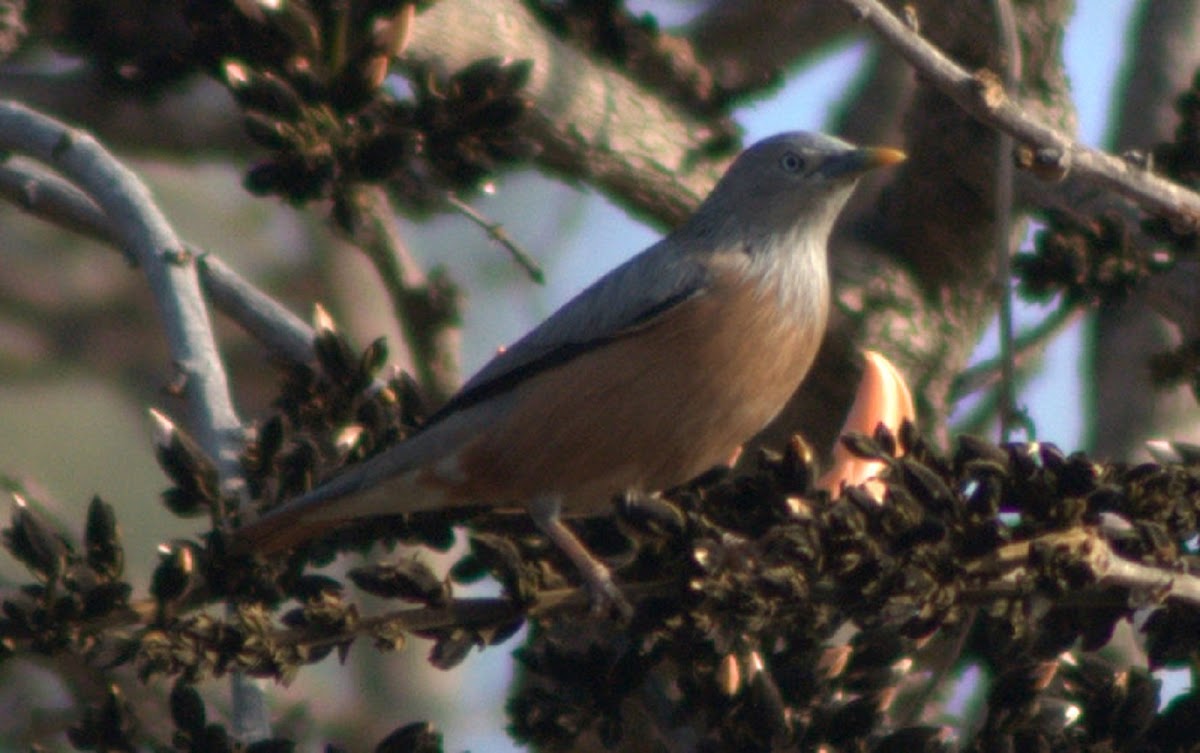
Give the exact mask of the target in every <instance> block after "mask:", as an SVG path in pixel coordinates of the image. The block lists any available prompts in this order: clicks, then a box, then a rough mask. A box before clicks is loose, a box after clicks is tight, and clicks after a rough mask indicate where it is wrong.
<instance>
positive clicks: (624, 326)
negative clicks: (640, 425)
mask: <svg viewBox="0 0 1200 753" xmlns="http://www.w3.org/2000/svg"><path fill="white" fill-rule="evenodd" d="M670 242H671V241H670V240H669V239H668V240H663V241H660V242H659V243H658V244H656V245H654V246H651V247H650V248H649V249H647V250H645V251H643V252H642V253H641V254H638V255H637V256H635V257H634V258H632V259H630V260H629V261H627V262H625V263H624V264H622V265H621V266H619V267H617V268H616V269H614V270H612V271H611V272H609V273H608V274H607V275H605V276H604V277H602V278H600V279H599V280H597V281H596V282H595V283H593V284H592V285H591V286H590V287H588V288H587V289H586V290H584V291H583V292H582V293H580V294H579V295H578V296H576V297H575V298H573V299H571V300H570V301H569V302H568V303H567V304H566V305H564V306H563V307H562V308H560V309H559V310H558V311H556V312H555V313H554V314H553V315H552V316H550V318H548V319H546V320H545V321H544V322H542V323H541V324H540V325H538V326H537V327H536V328H535V329H533V330H532V331H530V332H529V333H528V334H526V335H525V336H524V337H522V338H521V339H520V340H518V341H517V342H516V343H514V344H513V345H512V346H511V347H509V348H507V349H506V350H504V351H503V352H501V353H499V354H498V355H496V357H495V358H493V359H492V360H491V361H489V362H488V363H487V364H486V365H484V367H483V368H482V369H480V370H479V372H478V373H476V374H475V376H473V377H472V378H471V379H470V380H468V381H467V383H466V384H465V385H464V386H463V388H462V389H461V390H460V391H459V392H458V393H457V394H456V395H455V396H454V397H453V398H451V399H450V401H449V402H448V403H447V404H446V405H445V406H443V407H442V409H441V410H439V411H438V412H437V414H435V415H434V416H433V418H432V419H431V420H430V423H434V422H436V421H438V420H440V419H442V418H444V417H446V416H448V415H450V414H451V413H454V412H456V411H459V410H462V409H464V408H467V407H470V406H472V405H476V404H478V403H480V402H482V401H483V400H486V399H488V398H489V397H492V396H494V395H498V394H503V393H505V392H507V391H509V390H511V389H512V388H514V387H515V386H516V385H518V384H520V383H521V382H523V381H524V380H526V379H528V378H529V377H531V376H533V375H535V374H537V373H539V372H541V371H544V370H545V369H548V368H552V367H554V366H558V365H561V364H562V363H565V362H566V361H568V360H570V359H572V358H575V357H576V356H578V355H581V354H583V353H586V352H588V351H590V350H592V349H594V348H597V347H599V346H601V345H603V344H605V343H607V342H612V341H613V340H614V339H616V338H619V337H623V336H625V335H627V334H629V333H630V332H633V331H636V330H637V329H639V328H641V327H644V326H646V325H647V324H649V323H651V322H653V321H656V320H657V319H658V318H659V317H661V316H663V315H664V314H666V313H667V312H669V311H671V310H673V309H674V308H675V307H676V306H678V305H679V304H681V303H683V302H684V301H687V300H689V299H691V298H693V297H695V296H697V295H699V294H701V293H703V292H704V291H705V290H706V289H707V288H708V286H709V284H710V281H711V276H710V274H709V271H708V269H707V267H706V266H705V265H704V264H703V263H702V262H701V261H699V260H698V258H697V257H696V256H693V255H682V254H677V253H673V252H672V250H671V249H670V248H669V247H667V246H666V245H665V244H669V243H670Z"/></svg>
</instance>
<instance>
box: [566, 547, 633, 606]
mask: <svg viewBox="0 0 1200 753" xmlns="http://www.w3.org/2000/svg"><path fill="white" fill-rule="evenodd" d="M588 556H589V559H590V560H591V561H590V562H589V563H587V565H583V566H579V574H580V575H582V576H583V580H584V583H585V584H586V585H587V590H588V597H589V598H590V600H591V613H592V615H594V616H596V617H609V618H612V619H614V620H618V621H620V622H628V621H629V620H630V619H632V618H633V605H632V604H630V603H629V600H628V599H626V598H625V594H623V593H621V588H620V586H618V585H617V582H616V580H614V579H613V577H612V573H610V572H609V570H608V568H607V567H606V566H605V565H604V564H603V563H601V562H600V561H599V560H597V559H596V558H595V556H593V555H591V554H590V553H589V555H588ZM576 565H580V563H576Z"/></svg>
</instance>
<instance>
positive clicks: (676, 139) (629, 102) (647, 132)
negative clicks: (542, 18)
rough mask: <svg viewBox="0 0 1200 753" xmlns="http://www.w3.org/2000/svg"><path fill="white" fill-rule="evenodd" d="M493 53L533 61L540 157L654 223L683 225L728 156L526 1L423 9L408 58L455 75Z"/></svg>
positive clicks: (534, 126)
mask: <svg viewBox="0 0 1200 753" xmlns="http://www.w3.org/2000/svg"><path fill="white" fill-rule="evenodd" d="M492 56H500V57H505V58H509V59H513V60H520V59H528V60H531V61H532V62H533V73H532V75H531V76H530V80H529V83H528V85H527V86H526V89H525V93H526V94H528V95H529V96H530V97H531V98H532V100H533V110H532V111H531V112H530V113H529V115H528V116H527V120H526V125H525V129H526V132H527V133H528V135H530V136H531V137H532V138H533V139H535V140H536V141H537V142H538V143H539V144H540V145H541V146H542V148H543V152H542V154H541V156H540V157H539V158H538V159H539V161H540V162H541V163H542V164H543V165H544V166H546V167H548V168H550V169H552V170H555V171H557V172H559V173H562V174H565V175H566V176H568V177H569V178H582V179H584V180H586V181H587V182H589V183H591V184H593V185H595V186H597V187H598V188H600V189H601V190H603V191H605V192H606V193H607V194H609V195H610V196H611V197H612V198H613V199H614V200H615V201H617V202H619V203H621V204H623V205H624V206H625V207H626V208H627V209H629V210H630V211H631V212H633V213H634V214H636V215H639V216H641V217H643V218H645V219H647V220H648V221H650V222H653V223H655V224H658V225H660V226H661V225H669V226H670V225H676V224H678V223H679V222H681V221H682V220H683V219H684V218H685V217H686V216H687V215H688V214H690V213H691V210H692V209H693V208H694V207H695V205H696V204H697V203H699V200H700V199H701V198H702V197H703V196H704V195H705V194H706V193H707V192H708V190H709V189H710V188H711V187H712V186H713V184H714V183H715V182H716V179H717V178H718V177H719V176H720V173H721V170H722V168H723V167H724V166H725V164H726V162H727V160H712V159H706V158H704V156H703V149H704V146H705V144H706V143H707V142H708V141H709V140H710V139H711V138H712V137H713V135H714V134H713V132H712V128H711V127H710V126H709V125H707V124H706V123H705V122H703V121H702V120H699V119H697V118H696V117H694V116H691V115H689V114H687V113H685V112H684V111H683V110H682V109H680V108H678V107H675V106H674V105H672V104H670V103H667V102H664V101H663V100H662V98H660V97H658V96H655V95H654V94H653V93H651V92H647V91H644V90H643V89H641V88H640V87H639V86H638V85H637V84H635V83H634V82H632V81H630V80H629V79H628V78H627V77H625V76H623V75H622V74H621V73H619V72H618V71H616V70H614V69H612V68H610V67H608V66H607V65H605V64H603V63H599V62H596V61H594V60H591V59H589V58H588V57H587V56H586V55H585V54H584V53H583V52H582V51H581V50H578V49H576V48H574V47H571V46H570V45H568V44H566V43H565V42H563V41H562V40H560V39H558V38H557V37H555V36H554V35H553V34H552V33H551V32H550V31H549V30H547V29H546V28H544V27H543V26H542V25H541V24H540V23H539V22H538V20H537V19H536V18H535V17H534V16H533V14H531V13H530V12H529V10H528V9H527V8H526V7H525V6H524V4H523V3H521V2H520V1H519V0H495V1H494V2H490V3H483V4H481V3H477V2H473V1H472V0H440V2H437V3H435V4H434V5H433V6H431V7H430V8H429V9H428V10H426V11H424V12H423V13H421V14H420V15H419V16H417V19H416V21H415V23H414V24H413V33H412V39H411V40H410V42H409V45H408V48H407V50H406V51H405V53H404V54H403V55H402V56H401V58H400V64H401V66H403V67H404V68H406V69H407V70H408V71H409V72H410V73H418V72H420V71H421V70H423V69H425V68H430V69H432V70H434V71H435V72H437V73H440V74H449V73H452V72H454V71H457V70H459V69H461V68H465V67H466V66H467V65H468V64H470V63H472V62H474V61H476V60H478V59H480V58H486V57H492Z"/></svg>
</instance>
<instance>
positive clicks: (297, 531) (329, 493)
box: [231, 468, 443, 554]
mask: <svg viewBox="0 0 1200 753" xmlns="http://www.w3.org/2000/svg"><path fill="white" fill-rule="evenodd" d="M365 470H366V469H365V468H364V469H361V470H360V469H354V470H351V471H349V472H347V473H345V474H343V475H341V476H337V477H334V478H333V479H331V480H330V481H328V482H326V483H325V484H323V485H321V486H319V487H317V488H316V489H314V490H313V491H312V492H310V493H308V494H306V495H305V496H303V497H299V498H298V499H295V500H292V501H290V502H287V503H285V504H283V505H282V506H280V507H277V508H275V509H273V510H269V511H267V512H266V513H264V514H263V515H262V517H260V518H258V519H257V520H254V521H251V522H250V523H248V524H246V525H244V526H242V527H240V528H238V529H237V530H236V531H234V534H233V540H232V544H231V549H232V550H233V551H234V552H237V553H256V554H274V553H277V552H281V551H284V550H286V549H290V548H293V547H295V546H298V545H300V544H303V543H304V542H306V541H310V540H312V539H314V538H318V537H320V536H322V535H324V534H327V533H329V532H331V531H333V529H335V528H337V527H338V526H341V525H344V524H346V523H350V522H352V521H355V520H361V519H363V518H370V517H375V516H381V515H395V514H399V513H405V512H413V511H416V510H418V509H434V508H436V507H437V506H438V505H439V504H440V503H441V501H442V499H441V498H442V497H443V494H442V493H440V492H439V491H438V490H437V489H432V488H428V487H427V486H425V485H420V484H419V482H418V477H419V472H417V471H412V472H409V473H404V474H400V475H397V476H393V477H391V478H389V479H387V481H386V482H384V483H370V482H369V481H367V480H366V478H365V477H366V476H367V475H369V474H365V473H363V472H362V471H365Z"/></svg>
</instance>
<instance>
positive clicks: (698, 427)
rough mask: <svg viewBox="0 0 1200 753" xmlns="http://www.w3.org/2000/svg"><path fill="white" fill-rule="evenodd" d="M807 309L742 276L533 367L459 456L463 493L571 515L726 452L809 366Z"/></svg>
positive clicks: (670, 479)
mask: <svg viewBox="0 0 1200 753" xmlns="http://www.w3.org/2000/svg"><path fill="white" fill-rule="evenodd" d="M803 314H804V312H790V315H786V314H785V313H784V312H781V311H780V310H779V309H778V307H777V306H774V305H771V304H770V303H765V302H764V301H763V300H762V293H761V292H756V291H754V290H753V288H750V287H748V286H747V287H746V288H745V289H744V290H738V291H735V292H734V293H733V294H726V295H723V296H712V295H709V296H702V297H700V298H698V299H697V300H695V301H689V302H687V303H684V304H681V305H680V306H679V307H678V310H673V311H672V312H670V313H669V314H668V315H666V316H664V317H663V318H662V319H661V320H656V321H655V322H653V323H652V324H650V325H648V326H646V327H644V328H642V329H640V330H637V331H636V332H633V333H630V334H627V335H625V336H623V337H622V338H620V339H618V340H614V341H613V342H610V343H607V344H605V345H602V346H600V347H597V348H595V349H594V350H591V351H589V352H586V353H584V354H582V355H579V356H577V357H575V358H573V359H571V360H570V361H568V362H567V363H564V364H562V365H560V366H557V367H554V368H551V369H547V370H546V371H544V372H541V373H539V374H537V375H536V376H534V377H531V378H530V379H529V380H528V381H527V382H526V383H524V384H522V385H520V386H518V387H517V388H516V390H517V393H516V394H515V395H514V397H515V398H516V399H515V400H514V401H513V408H512V410H511V411H510V412H509V413H508V414H507V415H506V416H505V417H503V418H502V419H501V420H499V421H497V422H496V424H495V425H494V426H493V427H492V428H491V429H490V430H489V431H486V432H485V433H484V434H483V435H482V436H481V438H480V439H479V440H478V441H476V442H474V443H472V444H471V445H470V446H469V447H468V448H465V451H464V452H463V454H462V455H461V456H460V464H459V467H460V469H461V471H462V476H461V477H462V478H463V479H464V480H465V482H464V484H463V487H462V488H461V489H460V493H464V494H465V495H466V496H470V497H473V498H475V499H481V500H482V499H487V500H493V501H502V500H528V499H532V498H534V497H536V496H539V495H555V496H558V497H560V498H561V499H562V501H563V507H564V511H565V512H566V513H567V514H589V513H594V512H602V511H604V510H606V509H607V507H606V506H607V505H608V503H609V501H610V499H611V497H612V495H614V494H617V493H619V492H621V491H624V490H626V489H630V488H638V489H643V490H657V489H663V488H666V487H669V486H673V485H675V484H679V483H682V482H684V481H687V480H688V479H690V478H692V477H693V476H695V475H697V474H699V473H701V472H703V471H704V470H707V469H708V468H710V467H712V466H713V465H716V464H718V463H724V462H728V461H729V459H730V457H731V455H732V453H733V452H734V451H735V450H736V448H737V447H738V445H740V444H741V443H743V442H744V441H746V440H747V439H749V438H750V437H752V436H753V435H754V434H755V433H757V432H758V431H759V430H760V429H762V427H763V426H765V425H766V424H767V423H768V422H769V421H770V420H771V419H772V418H773V417H774V416H775V415H776V414H777V413H778V412H779V411H780V409H782V407H783V405H784V404H785V403H786V401H787V400H788V398H789V397H790V396H791V395H792V393H793V392H794V391H795V389H796V387H797V386H798V385H799V383H800V381H801V380H802V379H803V377H804V374H805V372H807V370H808V368H809V366H810V365H811V363H812V360H813V357H814V355H815V354H816V350H817V348H818V346H819V345H820V337H821V332H822V331H823V329H824V327H823V319H824V316H823V312H821V316H820V317H819V319H820V321H813V319H814V317H812V316H804V315H803Z"/></svg>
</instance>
